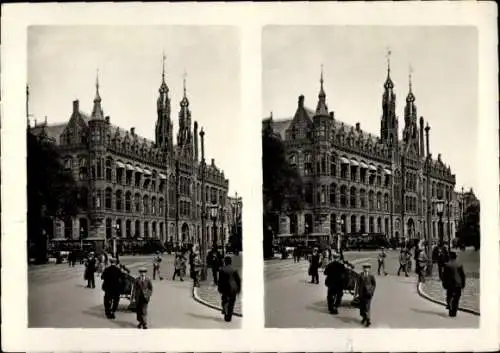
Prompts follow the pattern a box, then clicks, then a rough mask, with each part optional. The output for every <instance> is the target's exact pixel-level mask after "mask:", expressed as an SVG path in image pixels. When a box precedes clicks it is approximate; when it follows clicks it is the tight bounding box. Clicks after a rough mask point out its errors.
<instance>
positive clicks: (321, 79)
mask: <svg viewBox="0 0 500 353" xmlns="http://www.w3.org/2000/svg"><path fill="white" fill-rule="evenodd" d="M319 82H320V83H321V88H323V64H321V77H320V79H319Z"/></svg>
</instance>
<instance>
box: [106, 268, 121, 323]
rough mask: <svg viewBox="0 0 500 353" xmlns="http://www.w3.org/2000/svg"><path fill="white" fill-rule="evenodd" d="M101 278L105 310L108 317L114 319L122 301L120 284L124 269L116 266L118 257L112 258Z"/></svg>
mask: <svg viewBox="0 0 500 353" xmlns="http://www.w3.org/2000/svg"><path fill="white" fill-rule="evenodd" d="M101 279H102V280H103V282H102V290H103V291H104V312H105V313H106V317H107V318H108V319H114V318H115V312H116V309H118V302H119V301H120V284H121V280H122V271H121V270H120V269H119V268H118V266H116V259H113V258H111V259H110V266H108V267H106V269H105V270H104V271H103V273H102V275H101Z"/></svg>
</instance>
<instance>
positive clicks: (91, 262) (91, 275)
mask: <svg viewBox="0 0 500 353" xmlns="http://www.w3.org/2000/svg"><path fill="white" fill-rule="evenodd" d="M96 270H97V262H96V259H95V257H94V254H93V253H90V255H89V258H88V259H87V262H86V263H85V279H86V280H87V288H95V272H96Z"/></svg>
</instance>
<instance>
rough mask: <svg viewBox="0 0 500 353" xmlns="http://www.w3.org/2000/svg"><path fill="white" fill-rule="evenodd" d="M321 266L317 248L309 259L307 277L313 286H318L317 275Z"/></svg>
mask: <svg viewBox="0 0 500 353" xmlns="http://www.w3.org/2000/svg"><path fill="white" fill-rule="evenodd" d="M320 264H321V257H320V254H319V252H318V248H314V250H313V253H312V255H311V258H310V259H309V276H311V282H310V283H314V284H319V274H318V269H319V267H320Z"/></svg>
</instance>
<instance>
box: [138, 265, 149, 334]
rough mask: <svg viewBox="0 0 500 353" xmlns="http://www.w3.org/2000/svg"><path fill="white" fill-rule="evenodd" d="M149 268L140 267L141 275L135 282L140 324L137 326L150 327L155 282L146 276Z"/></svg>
mask: <svg viewBox="0 0 500 353" xmlns="http://www.w3.org/2000/svg"><path fill="white" fill-rule="evenodd" d="M146 272H147V269H146V268H145V267H141V268H139V277H137V278H136V279H135V282H134V289H133V292H134V297H135V303H136V304H135V305H136V314H137V321H138V322H139V324H138V325H137V328H142V329H147V328H148V322H147V317H148V305H149V301H150V300H151V295H152V294H153V283H152V282H151V280H150V279H149V278H148V277H147V276H146Z"/></svg>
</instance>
